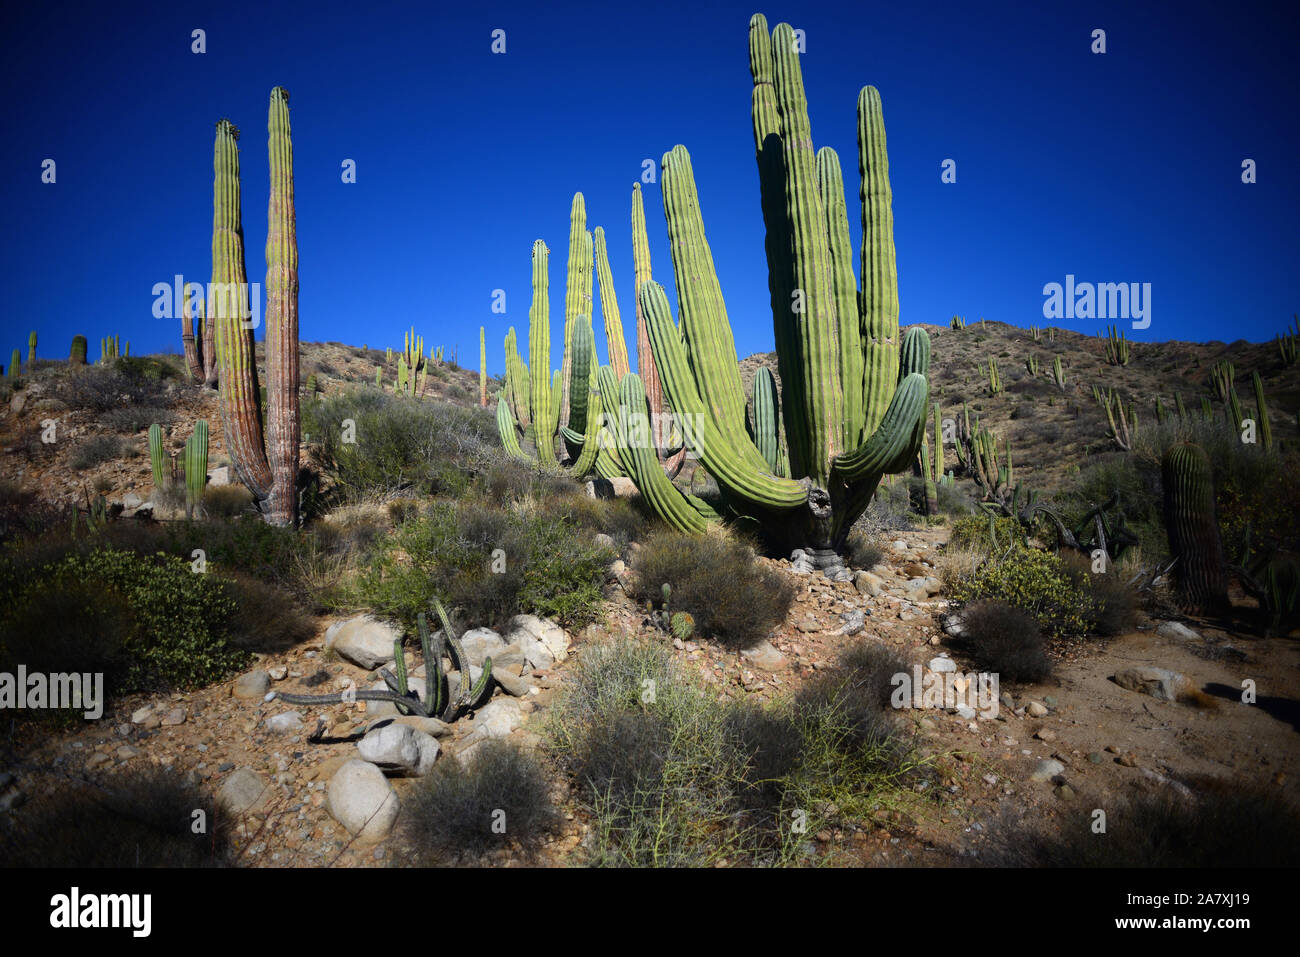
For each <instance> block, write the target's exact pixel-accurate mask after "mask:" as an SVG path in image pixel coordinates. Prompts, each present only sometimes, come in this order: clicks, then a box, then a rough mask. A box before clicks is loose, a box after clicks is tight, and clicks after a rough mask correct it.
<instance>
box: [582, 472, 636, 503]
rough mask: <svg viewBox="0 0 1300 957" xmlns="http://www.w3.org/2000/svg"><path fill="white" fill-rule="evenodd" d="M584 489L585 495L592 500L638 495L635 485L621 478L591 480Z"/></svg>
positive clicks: (629, 480)
mask: <svg viewBox="0 0 1300 957" xmlns="http://www.w3.org/2000/svg"><path fill="white" fill-rule="evenodd" d="M586 489H587V494H588V495H590V496H591V497H592V498H631V497H632V496H634V495H638V494H640V493H639V492H638V491H637V487H636V483H635V482H633V481H632V480H631V479H630V478H625V477H623V476H619V477H617V478H612V479H603V478H598V479H592V480H591V481H590V482H588V483H587V485H586Z"/></svg>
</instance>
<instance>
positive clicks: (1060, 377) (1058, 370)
mask: <svg viewBox="0 0 1300 957" xmlns="http://www.w3.org/2000/svg"><path fill="white" fill-rule="evenodd" d="M1052 381H1053V382H1055V383H1056V387H1057V388H1058V389H1060V390H1061V391H1062V392H1064V391H1065V367H1064V366H1063V365H1062V364H1061V357H1060V356H1057V357H1056V358H1054V359H1053V360H1052Z"/></svg>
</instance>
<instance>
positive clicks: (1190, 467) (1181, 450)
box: [1161, 442, 1228, 613]
mask: <svg viewBox="0 0 1300 957" xmlns="http://www.w3.org/2000/svg"><path fill="white" fill-rule="evenodd" d="M1161 478H1162V482H1163V485H1164V511H1165V528H1166V530H1167V531H1168V533H1169V549H1170V552H1171V553H1172V556H1173V558H1174V559H1175V564H1174V569H1173V575H1174V582H1175V584H1176V586H1177V590H1178V593H1179V595H1180V596H1181V598H1182V600H1183V602H1184V604H1185V605H1186V606H1187V607H1188V608H1189V609H1190V610H1193V611H1197V612H1201V613H1215V612H1220V611H1223V610H1224V609H1226V608H1227V607H1228V584H1227V575H1226V572H1225V567H1224V555H1223V543H1222V541H1221V539H1220V537H1219V524H1218V521H1217V520H1216V519H1215V514H1214V480H1213V477H1212V472H1211V469H1210V460H1209V457H1208V456H1207V455H1206V454H1205V451H1204V450H1203V449H1202V448H1201V447H1200V446H1199V445H1196V444H1194V443H1191V442H1183V443H1179V444H1176V445H1172V446H1170V447H1169V449H1168V451H1166V452H1165V455H1164V458H1163V459H1162V461H1161Z"/></svg>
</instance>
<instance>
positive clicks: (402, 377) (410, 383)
mask: <svg viewBox="0 0 1300 957" xmlns="http://www.w3.org/2000/svg"><path fill="white" fill-rule="evenodd" d="M428 375H429V367H428V365H427V364H425V365H422V366H420V371H419V373H417V372H416V371H415V367H414V366H411V365H408V364H407V362H406V356H404V355H402V356H398V357H397V378H396V379H395V380H394V382H393V391H394V392H396V393H397V394H398V395H405V396H409V397H411V398H413V399H419V398H421V397H423V396H424V387H425V383H426V381H427V380H428Z"/></svg>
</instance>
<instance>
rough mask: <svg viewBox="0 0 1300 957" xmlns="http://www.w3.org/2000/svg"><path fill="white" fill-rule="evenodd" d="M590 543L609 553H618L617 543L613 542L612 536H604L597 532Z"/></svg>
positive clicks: (602, 533)
mask: <svg viewBox="0 0 1300 957" xmlns="http://www.w3.org/2000/svg"><path fill="white" fill-rule="evenodd" d="M591 543H592V544H593V545H595V546H596V547H597V548H605V549H608V550H609V551H611V552H615V553H617V552H618V542H616V541H614V537H613V536H612V535H606V534H605V533H604V532H597V533H596V534H595V535H593V536H592V537H591Z"/></svg>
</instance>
